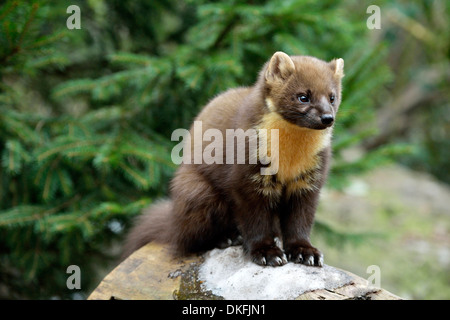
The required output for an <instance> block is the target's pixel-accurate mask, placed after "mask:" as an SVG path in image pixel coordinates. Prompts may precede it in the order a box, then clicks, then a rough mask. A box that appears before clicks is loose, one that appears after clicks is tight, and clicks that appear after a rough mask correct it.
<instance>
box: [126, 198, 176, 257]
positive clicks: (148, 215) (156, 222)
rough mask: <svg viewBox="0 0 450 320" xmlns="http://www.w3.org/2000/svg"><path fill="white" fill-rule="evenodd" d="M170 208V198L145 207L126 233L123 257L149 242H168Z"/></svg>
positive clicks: (171, 206)
mask: <svg viewBox="0 0 450 320" xmlns="http://www.w3.org/2000/svg"><path fill="white" fill-rule="evenodd" d="M172 208H173V203H172V201H171V200H170V199H167V200H161V201H159V202H157V203H155V204H153V205H151V206H150V207H149V208H147V209H145V210H144V211H143V213H142V214H141V215H140V216H138V217H137V218H136V220H135V223H134V226H133V228H132V229H131V231H130V232H129V233H128V236H127V238H126V241H125V245H124V249H123V254H122V258H123V259H125V258H126V257H128V256H129V255H130V254H132V253H133V252H134V251H136V250H137V249H139V248H140V247H142V246H144V245H146V244H147V243H149V242H152V241H155V242H159V243H168V242H170V240H171V235H170V219H171V217H172Z"/></svg>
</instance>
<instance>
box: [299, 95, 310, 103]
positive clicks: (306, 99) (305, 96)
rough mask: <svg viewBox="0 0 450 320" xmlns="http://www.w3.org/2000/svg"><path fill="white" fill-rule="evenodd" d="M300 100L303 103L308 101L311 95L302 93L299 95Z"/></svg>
mask: <svg viewBox="0 0 450 320" xmlns="http://www.w3.org/2000/svg"><path fill="white" fill-rule="evenodd" d="M298 101H300V102H301V103H308V102H309V97H308V96H307V95H304V94H301V95H299V96H298Z"/></svg>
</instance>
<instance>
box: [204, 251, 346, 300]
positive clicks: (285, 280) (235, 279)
mask: <svg viewBox="0 0 450 320" xmlns="http://www.w3.org/2000/svg"><path fill="white" fill-rule="evenodd" d="M199 280H201V281H203V283H202V286H204V287H205V289H206V290H211V291H212V293H213V294H215V295H218V296H222V297H224V298H225V299H227V300H241V299H250V300H289V299H295V298H296V297H298V296H299V295H300V294H302V293H304V292H307V291H311V290H316V289H328V290H332V289H335V288H338V287H342V286H344V285H346V284H348V283H350V282H351V280H352V278H351V277H350V276H349V275H348V274H346V273H345V272H343V271H340V270H338V269H335V268H333V267H330V266H327V265H324V266H323V267H322V268H318V267H309V266H304V265H301V264H294V263H292V262H290V263H288V264H286V265H284V266H281V267H262V266H259V265H257V264H255V263H253V262H251V261H250V260H249V259H248V258H247V257H246V256H245V255H244V253H243V250H242V247H241V246H236V247H229V248H227V249H214V250H212V251H210V252H208V253H207V254H205V262H204V263H203V264H202V265H201V266H200V268H199Z"/></svg>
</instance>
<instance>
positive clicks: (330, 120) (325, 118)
mask: <svg viewBox="0 0 450 320" xmlns="http://www.w3.org/2000/svg"><path fill="white" fill-rule="evenodd" d="M320 120H321V121H322V123H323V124H325V125H330V124H332V123H333V121H334V117H333V115H332V114H329V113H326V114H324V115H322V116H321V117H320Z"/></svg>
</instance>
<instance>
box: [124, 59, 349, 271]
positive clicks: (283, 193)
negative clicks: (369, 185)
mask: <svg viewBox="0 0 450 320" xmlns="http://www.w3.org/2000/svg"><path fill="white" fill-rule="evenodd" d="M342 76H343V60H342V59H338V60H333V61H331V62H329V63H327V62H325V61H322V60H319V59H317V58H314V57H306V56H292V57H289V56H287V55H286V54H284V53H281V52H277V53H275V54H274V55H273V57H272V58H271V60H270V61H269V62H268V63H267V64H266V65H265V66H264V67H263V69H262V71H261V73H260V75H259V77H258V80H257V82H256V83H255V85H254V86H253V87H249V88H237V89H231V90H228V91H227V92H225V93H223V94H221V95H219V96H218V97H216V98H215V99H213V100H212V101H211V102H210V103H209V104H208V105H206V106H205V107H204V108H203V110H202V111H201V112H200V114H199V115H198V116H197V118H196V120H199V121H202V128H203V131H205V130H207V129H208V128H216V129H219V130H220V131H221V132H222V133H223V136H224V137H225V136H226V135H225V130H226V129H243V130H244V131H246V130H247V129H251V128H254V129H258V128H259V129H261V128H262V129H269V130H270V129H278V130H279V170H278V173H277V174H276V175H272V176H263V175H261V174H260V168H261V164H259V163H258V164H249V163H248V161H246V164H209V165H208V164H204V163H203V164H181V165H180V167H179V168H178V170H177V172H176V174H175V176H174V178H173V180H172V183H171V189H170V198H171V200H166V201H165V202H162V203H159V204H156V205H155V206H153V207H152V208H151V209H150V211H148V212H147V213H144V215H142V216H141V217H140V218H139V219H138V222H137V224H136V227H135V228H134V229H133V230H132V231H131V232H130V235H129V237H128V239H127V243H126V246H125V255H128V254H130V253H131V252H132V251H134V250H136V249H137V248H139V247H140V246H142V245H143V244H145V243H147V242H150V241H158V242H163V243H169V244H171V245H172V246H173V248H174V250H175V252H176V253H177V254H181V255H184V254H188V253H191V252H201V251H205V250H209V249H212V248H214V247H217V246H222V245H223V244H224V243H227V239H232V240H235V239H238V238H239V235H240V236H242V240H243V245H244V249H245V252H247V254H248V255H249V256H250V257H251V259H252V260H253V261H254V262H256V263H258V264H262V265H272V266H275V265H282V264H284V263H286V262H287V259H286V258H288V259H290V260H292V261H294V262H298V263H305V264H308V265H319V266H320V265H322V255H321V253H320V252H319V251H318V250H317V249H316V248H314V247H313V246H312V245H311V244H310V241H309V234H310V230H311V227H312V224H313V221H314V215H315V210H316V207H317V202H318V198H319V192H320V189H321V187H322V185H323V184H324V182H325V179H326V176H327V174H328V166H329V159H330V157H331V149H330V139H331V134H332V124H330V123H327V124H325V122H324V121H325V120H323V119H324V115H327V116H328V117H332V118H334V117H335V116H336V112H337V110H338V107H339V104H340V101H341V78H342ZM301 95H307V96H308V97H309V99H310V101H309V102H308V103H302V102H300V100H299V98H300V96H301ZM332 95H333V96H334V97H335V98H334V103H331V100H332V97H331V96H332ZM193 136H194V135H193V128H191V137H192V139H193ZM267 141H268V143H269V144H270V139H269V140H267ZM191 146H193V141H192V143H191ZM225 146H226V143H224V150H223V163H225V160H226V159H225V155H226V152H225ZM204 147H205V143H203V148H204ZM192 148H193V147H192ZM192 150H193V149H192ZM269 150H270V149H269ZM192 157H193V153H192ZM235 157H236V152H235ZM248 158H249V155H248V154H247V155H246V159H247V160H248ZM235 163H236V162H235ZM276 238H278V239H279V240H281V242H282V247H281V246H280V243H279V242H277V241H276ZM228 243H230V241H228ZM286 255H287V257H286Z"/></svg>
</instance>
